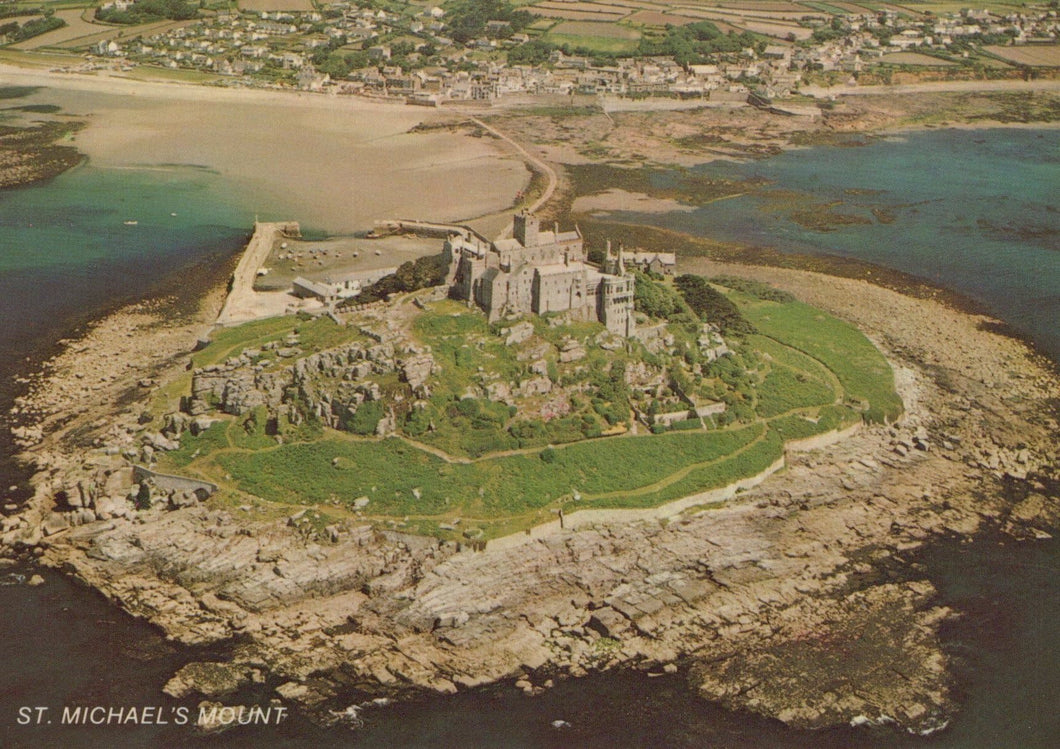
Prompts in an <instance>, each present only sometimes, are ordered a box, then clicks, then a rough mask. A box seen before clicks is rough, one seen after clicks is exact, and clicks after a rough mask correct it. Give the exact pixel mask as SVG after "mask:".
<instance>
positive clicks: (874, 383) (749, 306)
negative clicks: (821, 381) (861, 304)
mask: <svg viewBox="0 0 1060 749" xmlns="http://www.w3.org/2000/svg"><path fill="white" fill-rule="evenodd" d="M735 296H739V295H734V297H735ZM738 305H739V307H740V311H741V312H743V314H744V315H745V316H746V317H747V319H749V320H750V321H751V322H753V323H754V324H755V326H756V327H757V328H758V330H759V331H760V332H761V333H763V334H764V335H767V336H769V337H771V338H774V339H776V340H778V341H781V342H783V343H785V344H787V345H788V346H791V347H792V348H795V349H798V350H799V351H802V352H804V353H806V354H808V355H809V356H811V357H813V358H814V359H816V360H817V361H818V362H820V363H821V364H822V365H824V366H825V367H827V368H828V369H829V370H830V371H831V372H832V373H833V374H834V375H835V376H836V378H837V379H838V380H839V382H840V384H841V385H842V386H843V390H844V394H845V397H846V399H847V400H848V401H849V402H850V403H851V405H854V406H855V407H857V408H859V409H860V410H862V411H863V412H864V414H865V418H866V420H868V421H873V422H881V421H890V420H892V419H895V418H897V417H898V416H899V415H901V413H902V399H901V398H899V397H898V394H897V393H896V392H895V390H894V374H893V372H892V371H891V368H890V365H888V364H887V360H886V359H884V358H883V355H882V354H881V353H880V352H879V351H877V350H876V347H875V346H873V345H872V343H870V342H869V340H868V339H867V338H865V336H864V335H863V334H862V333H861V332H860V331H859V330H858V329H857V328H855V327H854V326H852V325H850V324H848V323H845V322H843V321H841V320H838V319H836V318H834V317H832V316H831V315H828V314H826V313H824V312H822V311H821V310H819V309H815V308H814V307H811V306H809V305H808V304H803V303H801V302H791V303H788V304H778V303H776V302H767V301H761V300H755V299H751V298H749V297H744V298H743V299H740V300H738Z"/></svg>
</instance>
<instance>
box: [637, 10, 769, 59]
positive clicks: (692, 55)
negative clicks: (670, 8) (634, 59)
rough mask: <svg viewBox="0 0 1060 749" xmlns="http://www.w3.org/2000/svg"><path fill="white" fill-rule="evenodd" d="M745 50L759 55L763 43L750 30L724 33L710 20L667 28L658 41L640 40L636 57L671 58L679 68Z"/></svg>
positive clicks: (645, 38)
mask: <svg viewBox="0 0 1060 749" xmlns="http://www.w3.org/2000/svg"><path fill="white" fill-rule="evenodd" d="M746 47H751V48H753V49H756V50H758V51H759V52H760V51H762V49H764V48H765V42H763V41H762V40H761V39H760V38H759V37H758V36H756V35H755V34H752V33H751V32H749V31H744V32H742V33H740V34H736V33H733V32H729V33H728V34H724V33H722V31H721V29H719V28H718V27H717V26H715V25H714V24H713V23H711V22H710V21H700V22H698V23H690V24H687V25H685V26H668V27H667V28H666V35H665V36H663V37H662V38H661V39H650V38H648V37H644V38H642V39H641V40H640V48H639V49H638V50H637V54H639V55H642V56H659V55H672V56H673V58H674V60H675V61H676V62H677V63H678V64H680V65H696V64H701V63H707V62H713V61H715V59H716V57H717V55H719V54H734V53H739V52H740V50H742V49H744V48H746Z"/></svg>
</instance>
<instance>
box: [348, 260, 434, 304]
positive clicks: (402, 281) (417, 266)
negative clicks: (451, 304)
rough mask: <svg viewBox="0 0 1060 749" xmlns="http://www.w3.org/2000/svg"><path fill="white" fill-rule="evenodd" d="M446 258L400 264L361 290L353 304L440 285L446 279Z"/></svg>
mask: <svg viewBox="0 0 1060 749" xmlns="http://www.w3.org/2000/svg"><path fill="white" fill-rule="evenodd" d="M445 272H446V266H445V260H444V259H443V257H442V256H441V255H428V256H427V257H421V258H416V259H415V260H409V261H407V262H404V263H402V264H401V265H399V266H398V269H397V270H396V271H395V272H394V273H392V274H391V275H389V276H384V277H383V278H380V279H379V280H378V281H376V282H375V283H373V284H370V285H368V286H366V287H365V288H364V290H363V291H361V293H360V294H358V295H357V296H356V297H354V298H353V300H352V301H351V303H352V304H365V303H367V302H374V301H377V300H379V299H386V298H387V297H388V296H389V295H390V294H401V293H403V292H406V291H418V290H420V289H427V288H430V287H431V286H438V285H440V284H441V283H442V282H443V281H444V280H445Z"/></svg>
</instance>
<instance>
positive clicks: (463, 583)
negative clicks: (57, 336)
mask: <svg viewBox="0 0 1060 749" xmlns="http://www.w3.org/2000/svg"><path fill="white" fill-rule="evenodd" d="M685 262H686V266H685V269H686V270H690V271H693V272H703V273H707V274H716V273H733V274H741V275H745V276H751V277H755V278H758V279H759V280H764V281H767V282H771V283H776V284H778V285H779V286H781V287H783V288H785V289H788V290H791V291H793V292H794V293H796V295H798V296H799V297H800V298H802V299H804V300H805V301H807V302H809V303H811V304H815V305H817V306H820V307H822V308H824V309H827V310H828V311H830V312H832V313H834V314H837V315H839V316H842V317H845V318H847V319H850V320H852V321H853V322H855V323H857V324H858V325H859V326H860V327H861V328H862V329H863V330H864V331H865V332H866V333H868V334H869V335H870V337H872V338H873V340H874V342H876V343H877V345H878V346H879V347H880V348H881V350H882V351H883V352H884V353H885V354H886V355H887V356H888V358H889V360H890V361H891V362H892V364H893V365H894V367H895V371H896V376H897V381H898V385H899V391H900V393H901V395H902V397H903V400H904V402H905V405H906V411H907V413H906V415H905V416H904V417H903V418H902V420H901V421H900V422H899V423H898V424H894V425H890V426H887V427H870V428H864V429H862V430H860V432H858V433H857V434H855V435H854V436H852V437H850V438H848V439H846V440H845V441H843V442H842V443H840V444H838V445H835V446H832V447H830V448H828V449H825V450H819V451H815V452H808V453H792V454H790V455H789V456H788V468H787V469H786V470H785V471H783V472H781V473H779V474H777V475H775V476H773V477H771V478H770V479H769V480H768V481H766V482H765V483H763V484H762V485H760V486H758V487H756V488H754V489H751V490H749V491H747V492H744V493H741V494H739V495H738V496H737V497H736V498H735V499H733V500H731V501H730V502H728V503H727V504H726V505H724V506H723V507H720V508H716V509H711V510H708V511H701V512H698V513H692V514H686V515H683V516H681V517H678V518H675V519H673V520H671V521H670V522H668V523H660V522H659V521H644V522H635V523H623V524H613V525H602V524H601V525H597V526H594V527H590V528H583V529H579V530H571V531H567V532H564V533H560V534H555V535H550V536H549V537H547V538H543V539H539V540H535V541H533V542H531V543H527V544H523V545H521V546H518V547H516V548H510V549H495V550H487V551H480V552H476V551H471V550H467V549H461V548H460V547H459V546H458V545H457V544H455V543H452V542H449V543H441V542H438V541H436V540H434V539H427V538H421V537H414V536H407V535H402V534H398V533H392V532H380V531H378V530H375V529H373V528H371V527H369V526H365V525H363V524H358V523H356V522H354V521H348V522H346V523H342V524H339V525H337V526H335V527H333V528H332V530H331V532H330V533H329V534H328V539H327V540H326V541H323V542H319V541H314V540H310V539H309V538H308V537H307V534H306V533H304V531H303V530H302V528H303V525H304V524H305V523H306V522H308V521H309V520H310V518H309V517H306V515H305V513H297V515H299V517H287V516H283V517H279V518H276V517H271V516H268V515H267V514H263V513H259V512H257V511H256V510H252V509H251V508H249V507H233V506H226V505H224V504H223V503H219V502H214V501H212V500H211V501H207V502H201V501H199V500H198V499H197V498H195V497H193V496H187V494H188V493H184V494H180V493H177V492H174V493H173V495H172V496H169V497H168V498H167V500H166V501H165V502H164V503H163V504H159V505H156V506H155V507H154V508H153V509H150V510H136V509H135V508H134V505H133V503H131V502H130V501H128V500H127V499H126V493H127V492H128V490H129V487H130V486H131V485H132V482H133V477H132V476H131V469H129V468H128V467H127V463H126V461H125V458H124V457H123V455H122V453H123V451H125V450H127V449H130V448H139V447H140V445H139V440H140V437H141V435H140V427H139V424H138V421H139V415H140V413H141V411H142V408H143V404H144V403H145V402H146V401H147V399H148V397H149V395H150V393H151V392H153V391H154V389H156V388H160V387H165V386H166V384H167V382H168V380H169V379H171V378H173V377H175V376H177V375H178V374H179V373H180V372H182V371H183V368H184V367H185V366H186V365H187V361H188V353H189V352H190V351H191V350H192V349H193V348H194V346H195V343H196V341H197V340H198V339H199V338H200V337H201V335H202V333H203V330H204V326H205V325H207V324H208V321H210V320H212V319H213V317H214V316H215V315H216V311H217V309H218V308H219V306H220V303H221V299H222V296H223V290H221V289H217V290H215V291H214V292H213V293H212V294H210V295H209V296H208V297H207V298H206V299H205V300H204V303H203V305H202V307H201V309H200V310H199V313H198V314H197V315H193V316H190V317H186V318H183V319H180V320H173V319H172V318H170V316H169V315H167V314H166V310H165V309H164V308H163V307H162V306H161V305H159V304H157V303H142V304H140V305H135V306H133V307H129V308H126V309H124V310H121V311H120V312H118V313H116V314H114V315H111V316H110V317H108V318H106V319H104V320H103V321H101V322H100V323H98V324H97V325H96V326H94V327H92V328H91V329H90V330H89V331H88V332H87V333H86V336H85V338H84V339H83V340H81V341H78V342H73V343H71V344H70V345H68V347H67V348H66V349H65V351H64V352H63V353H61V354H59V355H58V356H57V357H55V358H54V359H53V360H51V361H50V362H49V363H48V365H47V367H46V376H45V377H44V378H43V379H42V380H40V381H38V382H37V383H36V384H35V385H34V387H33V388H32V391H31V393H30V394H28V395H27V396H25V397H24V398H22V399H20V400H19V403H18V405H17V406H16V408H17V409H18V411H19V413H18V414H17V415H19V416H22V417H24V418H28V419H29V420H30V421H31V422H32V423H31V424H29V425H24V426H23V427H21V429H20V431H19V433H18V437H19V439H20V440H21V441H22V444H23V447H24V448H25V452H24V453H23V456H22V457H23V459H24V460H25V461H26V462H27V464H28V465H30V466H32V467H33V469H34V470H35V476H34V479H33V484H34V487H35V489H36V494H35V496H34V498H33V499H32V500H31V501H30V502H29V503H27V505H26V506H25V507H24V508H22V509H21V510H20V511H19V512H18V513H16V514H12V515H10V516H8V517H6V518H5V519H4V521H3V526H2V534H3V535H2V541H3V545H4V549H5V551H6V552H7V553H10V554H15V553H19V554H27V553H29V554H33V555H35V556H37V557H38V558H39V560H40V562H41V563H42V564H44V565H48V566H52V567H55V568H58V569H62V570H64V571H66V572H68V573H70V574H73V575H74V576H75V577H77V578H78V579H80V580H82V581H84V582H85V583H86V584H88V585H90V586H91V587H93V588H96V589H98V590H100V591H101V592H103V593H104V594H105V595H106V596H107V597H108V598H109V599H111V600H112V601H114V602H115V603H116V604H118V605H120V606H122V607H123V608H124V609H126V610H127V611H129V612H131V613H133V614H134V615H136V616H139V617H142V618H144V619H147V620H148V621H151V622H152V623H154V624H155V625H157V626H158V627H160V628H161V629H162V630H163V631H164V632H165V634H166V635H167V637H169V638H171V639H172V640H174V641H176V642H179V643H187V644H202V643H220V642H230V643H237V644H234V645H233V648H232V652H231V658H230V660H229V661H228V662H224V663H217V664H213V665H196V666H193V667H189V668H187V669H182V671H181V672H180V673H179V674H176V675H175V678H174V680H173V681H172V682H171V683H170V684H169V685H167V692H169V693H170V694H172V695H174V696H178V697H181V698H188V697H191V696H194V695H199V696H200V697H201V698H203V699H210V700H221V701H224V700H225V699H226V697H230V696H231V695H232V694H234V693H235V692H236V691H237V690H238V689H239V688H240V687H242V686H245V685H247V684H250V683H256V682H263V683H265V684H266V685H267V686H268V687H269V688H270V689H272V690H273V691H274V693H275V695H276V697H277V698H279V699H282V700H283V701H285V702H286V703H288V704H291V705H294V706H297V707H298V708H300V709H302V710H304V711H305V712H307V713H308V714H310V715H312V716H314V717H315V718H316V719H317V720H319V721H321V722H329V721H333V720H340V719H342V718H341V716H343V715H345V713H344V708H345V707H346V705H344V704H342V700H341V699H340V698H338V697H336V695H346V696H347V697H346V699H347V700H348V699H349V698H348V695H350V694H351V693H352V694H358V695H362V696H363V697H364V698H365V699H370V698H382V697H387V698H402V697H409V696H411V695H415V694H419V693H422V692H425V691H427V692H440V693H451V692H455V691H458V690H463V689H470V688H474V687H476V686H479V685H482V684H488V683H494V682H506V683H513V684H514V685H515V686H517V687H518V688H520V689H523V690H524V691H526V692H527V693H530V694H532V693H535V692H537V691H539V690H540V689H542V688H546V687H547V686H548V685H550V684H551V683H554V681H555V680H556V679H559V678H566V677H568V676H574V677H577V676H581V675H584V674H586V673H589V672H591V671H599V670H608V669H613V668H625V667H633V668H638V669H643V670H647V671H649V672H659V673H661V672H664V671H667V672H668V671H672V670H674V669H675V668H677V666H676V665H675V664H681V667H682V669H683V670H684V671H685V672H687V674H688V678H689V682H690V685H691V686H692V687H693V688H694V689H697V690H698V691H699V692H700V693H701V694H702V695H703V696H704V697H706V698H708V699H710V700H713V701H718V702H720V703H722V704H724V705H726V706H729V707H733V708H738V709H746V710H751V711H753V712H757V713H761V714H763V715H767V716H772V717H776V718H779V719H780V720H783V721H785V722H787V723H789V724H790V725H793V726H799V727H806V728H816V727H824V726H829V725H835V724H840V723H849V722H855V723H886V722H888V721H896V722H897V723H898V724H899V725H901V726H902V727H904V728H906V729H908V730H910V731H915V732H928V731H932V730H936V729H938V728H939V727H941V726H943V725H944V724H945V722H946V721H947V719H948V717H949V716H950V715H951V714H952V712H953V711H954V710H955V709H957V707H958V706H957V705H956V703H955V698H954V691H953V680H952V676H951V668H950V664H949V663H948V660H947V657H946V656H945V655H944V654H943V652H942V650H941V649H940V645H939V636H938V632H939V626H940V624H941V623H942V622H943V621H944V620H945V619H946V618H947V617H948V616H951V615H952V614H953V612H950V611H948V610H946V609H945V608H942V607H939V606H938V605H937V604H936V603H935V592H934V589H933V588H932V586H931V585H930V583H928V582H926V581H924V580H922V579H920V576H919V575H918V574H917V573H916V571H915V570H913V569H907V568H906V567H905V566H904V563H903V562H902V561H901V560H902V559H903V558H904V556H905V555H908V554H909V553H911V552H913V551H914V550H916V549H918V548H921V547H922V546H923V545H925V544H927V543H930V542H931V540H932V539H933V538H938V537H942V536H950V535H957V536H960V537H970V536H972V535H974V534H976V533H977V532H979V531H980V530H981V529H982V528H984V527H985V526H999V527H1003V528H1005V529H1007V530H1008V531H1009V532H1010V533H1012V534H1013V535H1016V536H1019V537H1024V536H1025V537H1035V536H1038V537H1042V536H1045V535H1048V534H1049V533H1052V532H1054V531H1055V529H1056V528H1057V527H1058V526H1060V501H1058V496H1057V485H1058V484H1057V481H1056V476H1057V465H1058V463H1060V457H1058V455H1057V445H1056V444H1055V440H1054V439H1053V438H1052V436H1051V435H1055V433H1056V431H1057V429H1058V424H1057V414H1056V411H1055V407H1056V404H1055V394H1056V393H1057V392H1060V389H1058V384H1057V379H1056V376H1055V374H1054V373H1053V372H1052V371H1050V369H1049V367H1048V366H1047V365H1046V363H1044V362H1042V361H1041V360H1040V359H1038V358H1036V357H1035V356H1034V355H1033V354H1032V353H1031V352H1030V351H1029V350H1028V349H1027V348H1026V347H1025V346H1024V345H1023V344H1021V343H1019V342H1018V341H1014V340H1012V339H1010V338H1006V337H1003V336H1000V335H997V334H996V333H993V332H990V330H989V327H990V326H989V323H990V321H989V320H987V319H986V318H983V317H980V316H971V315H968V314H965V313H962V312H958V311H955V310H953V309H951V308H948V307H946V306H944V305H942V304H940V303H939V302H936V301H932V300H924V299H913V298H910V297H907V296H903V295H901V294H898V293H896V292H894V291H891V290H887V289H883V288H881V287H877V286H873V285H871V284H869V283H866V282H864V281H856V280H850V279H836V278H832V277H827V276H822V275H819V274H816V273H811V272H806V271H798V270H787V269H779V268H768V267H747V266H734V265H723V264H718V263H712V262H710V261H706V260H700V259H690V260H687V261H685ZM86 404H88V405H86ZM895 569H898V570H899V574H898V575H897V576H896V575H895V574H894V570H895ZM883 570H887V571H888V572H887V574H884V573H883ZM896 580H897V581H896Z"/></svg>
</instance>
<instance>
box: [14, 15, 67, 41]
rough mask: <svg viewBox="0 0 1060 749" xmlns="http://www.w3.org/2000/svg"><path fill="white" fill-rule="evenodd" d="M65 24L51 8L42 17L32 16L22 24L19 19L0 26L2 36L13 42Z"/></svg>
mask: <svg viewBox="0 0 1060 749" xmlns="http://www.w3.org/2000/svg"><path fill="white" fill-rule="evenodd" d="M65 25H66V21H64V20H63V19H61V18H58V17H57V16H54V15H52V11H50V10H49V11H46V12H45V15H43V16H42V17H40V18H31V19H30V20H28V21H26V22H25V23H24V24H22V25H21V26H19V24H18V22H17V21H12V22H11V23H5V24H4V25H3V26H0V38H3V37H6V38H7V39H8V40H9V41H11V42H21V41H24V40H26V39H31V38H33V37H35V36H40V35H41V34H45V33H47V32H49V31H54V30H55V29H61V28H62V27H63V26H65Z"/></svg>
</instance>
